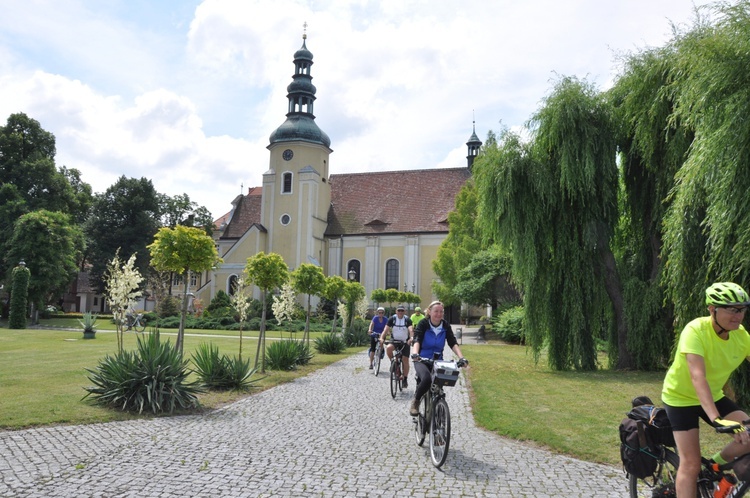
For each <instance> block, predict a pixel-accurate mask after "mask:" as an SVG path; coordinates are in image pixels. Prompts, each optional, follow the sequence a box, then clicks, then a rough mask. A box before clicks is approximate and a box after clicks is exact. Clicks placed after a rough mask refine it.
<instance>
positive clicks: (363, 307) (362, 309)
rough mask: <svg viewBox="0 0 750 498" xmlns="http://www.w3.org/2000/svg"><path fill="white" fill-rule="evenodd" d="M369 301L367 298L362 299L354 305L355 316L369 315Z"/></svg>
mask: <svg viewBox="0 0 750 498" xmlns="http://www.w3.org/2000/svg"><path fill="white" fill-rule="evenodd" d="M368 307H369V306H368V305H367V301H366V300H365V298H362V299H360V300H359V301H357V302H356V304H355V305H354V316H365V315H367V309H368Z"/></svg>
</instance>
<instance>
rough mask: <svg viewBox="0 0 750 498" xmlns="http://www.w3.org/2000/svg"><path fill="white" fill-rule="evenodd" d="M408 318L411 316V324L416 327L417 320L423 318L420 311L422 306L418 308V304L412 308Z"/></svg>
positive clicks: (419, 320)
mask: <svg viewBox="0 0 750 498" xmlns="http://www.w3.org/2000/svg"><path fill="white" fill-rule="evenodd" d="M410 318H411V326H412V327H415V328H416V326H417V325H418V324H419V322H421V321H422V319H423V318H424V313H422V308H420V307H419V306H417V307H416V308H414V313H412V315H411V317H410Z"/></svg>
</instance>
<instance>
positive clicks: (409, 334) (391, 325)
mask: <svg viewBox="0 0 750 498" xmlns="http://www.w3.org/2000/svg"><path fill="white" fill-rule="evenodd" d="M405 312H406V309H405V308H404V306H403V305H402V304H399V305H398V307H397V308H396V314H395V315H393V316H392V317H390V318H389V319H388V323H387V324H386V325H385V329H384V330H383V333H382V334H381V336H380V345H381V346H382V345H383V341H385V338H386V337H387V336H388V333H389V332H390V333H391V335H392V336H393V340H394V341H403V343H404V344H403V346H399V348H401V355H402V356H401V365H402V370H401V371H402V374H403V377H402V378H401V387H403V388H404V389H405V388H407V387H408V385H409V383H408V382H407V379H408V377H409V346H410V345H411V342H412V339H413V338H414V328H413V327H412V325H411V319H410V318H409V317H407V316H405V315H404V313H405ZM394 349H395V346H394V345H393V344H389V345H388V347H387V348H386V349H385V352H386V354H387V355H388V359H389V360H391V361H393V350H394Z"/></svg>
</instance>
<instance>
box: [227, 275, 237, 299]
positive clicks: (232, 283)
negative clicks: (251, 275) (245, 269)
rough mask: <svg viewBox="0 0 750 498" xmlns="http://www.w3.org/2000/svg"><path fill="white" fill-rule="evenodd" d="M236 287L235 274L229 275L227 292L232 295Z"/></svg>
mask: <svg viewBox="0 0 750 498" xmlns="http://www.w3.org/2000/svg"><path fill="white" fill-rule="evenodd" d="M236 289H237V275H230V276H229V280H227V294H229V295H230V296H234V292H235V290H236Z"/></svg>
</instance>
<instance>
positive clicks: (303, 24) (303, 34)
mask: <svg viewBox="0 0 750 498" xmlns="http://www.w3.org/2000/svg"><path fill="white" fill-rule="evenodd" d="M302 39H303V40H307V21H305V22H303V23H302Z"/></svg>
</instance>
